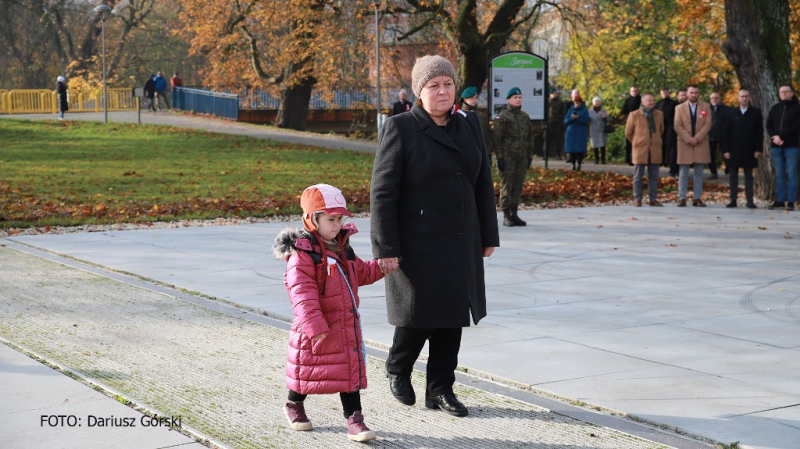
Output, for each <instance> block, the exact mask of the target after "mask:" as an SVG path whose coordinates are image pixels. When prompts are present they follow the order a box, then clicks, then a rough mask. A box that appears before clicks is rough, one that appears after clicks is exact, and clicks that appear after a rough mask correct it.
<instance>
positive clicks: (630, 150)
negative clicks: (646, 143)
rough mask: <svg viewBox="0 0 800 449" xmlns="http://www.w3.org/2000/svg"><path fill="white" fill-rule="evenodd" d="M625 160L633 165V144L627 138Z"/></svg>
mask: <svg viewBox="0 0 800 449" xmlns="http://www.w3.org/2000/svg"><path fill="white" fill-rule="evenodd" d="M625 162H626V163H628V164H630V165H633V144H632V143H631V141H630V140H628V139H625Z"/></svg>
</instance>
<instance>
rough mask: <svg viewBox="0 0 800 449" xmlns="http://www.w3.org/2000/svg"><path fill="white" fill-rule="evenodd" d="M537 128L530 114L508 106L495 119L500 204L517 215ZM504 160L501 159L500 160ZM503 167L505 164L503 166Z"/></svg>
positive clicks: (494, 133) (505, 209)
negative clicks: (535, 128)
mask: <svg viewBox="0 0 800 449" xmlns="http://www.w3.org/2000/svg"><path fill="white" fill-rule="evenodd" d="M534 134H535V133H534V129H533V125H532V122H531V118H530V116H529V115H528V114H527V113H526V112H523V111H522V110H521V109H520V108H518V107H514V106H511V105H509V106H508V107H507V108H506V109H505V110H504V111H503V112H501V113H500V115H499V116H498V117H497V118H496V119H495V122H494V129H493V130H492V135H493V136H494V150H495V154H496V155H497V160H498V163H497V166H498V169H500V168H503V170H498V171H499V172H500V207H501V208H502V209H503V212H504V213H505V212H506V211H507V210H508V209H511V211H510V212H509V213H513V215H515V216H516V211H517V208H518V207H519V200H520V194H521V193H522V183H523V182H524V181H525V174H526V173H527V172H528V167H529V166H530V161H531V159H532V158H533V139H534ZM501 160H502V161H503V162H500V161H501ZM501 166H502V167H501Z"/></svg>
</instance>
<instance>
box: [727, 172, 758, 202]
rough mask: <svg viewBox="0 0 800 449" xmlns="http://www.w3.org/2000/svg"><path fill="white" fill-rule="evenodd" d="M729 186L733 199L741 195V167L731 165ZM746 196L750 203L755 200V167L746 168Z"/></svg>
mask: <svg viewBox="0 0 800 449" xmlns="http://www.w3.org/2000/svg"><path fill="white" fill-rule="evenodd" d="M728 188H729V189H730V190H731V201H736V197H737V196H738V195H739V168H738V167H733V166H731V168H730V170H729V173H728ZM744 196H745V198H746V199H747V202H748V203H752V202H753V169H752V168H745V169H744Z"/></svg>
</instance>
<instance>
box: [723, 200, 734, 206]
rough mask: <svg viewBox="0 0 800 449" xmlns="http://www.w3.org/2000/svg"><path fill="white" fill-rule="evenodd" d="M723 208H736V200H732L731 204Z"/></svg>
mask: <svg viewBox="0 0 800 449" xmlns="http://www.w3.org/2000/svg"><path fill="white" fill-rule="evenodd" d="M725 207H736V200H732V201H731V202H729V203H728V204H726V205H725Z"/></svg>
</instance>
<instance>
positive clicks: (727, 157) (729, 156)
mask: <svg viewBox="0 0 800 449" xmlns="http://www.w3.org/2000/svg"><path fill="white" fill-rule="evenodd" d="M756 154H758V153H756ZM723 156H725V159H730V158H731V154H730V153H725V154H723ZM756 157H758V156H756Z"/></svg>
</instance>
